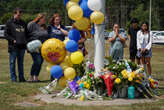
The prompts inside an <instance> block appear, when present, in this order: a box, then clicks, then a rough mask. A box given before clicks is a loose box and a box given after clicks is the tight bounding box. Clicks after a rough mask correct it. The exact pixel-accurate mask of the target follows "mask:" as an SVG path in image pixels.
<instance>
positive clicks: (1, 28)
mask: <svg viewBox="0 0 164 110" xmlns="http://www.w3.org/2000/svg"><path fill="white" fill-rule="evenodd" d="M5 26H6V25H0V38H4V37H5V35H4V33H5Z"/></svg>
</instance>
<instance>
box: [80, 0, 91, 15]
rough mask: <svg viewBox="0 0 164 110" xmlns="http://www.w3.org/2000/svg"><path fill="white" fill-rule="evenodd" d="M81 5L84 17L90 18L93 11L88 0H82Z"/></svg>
mask: <svg viewBox="0 0 164 110" xmlns="http://www.w3.org/2000/svg"><path fill="white" fill-rule="evenodd" d="M80 7H81V8H82V9H83V15H84V17H87V18H89V17H90V15H91V13H92V12H93V11H92V10H91V9H89V8H88V0H82V2H81V4H80Z"/></svg>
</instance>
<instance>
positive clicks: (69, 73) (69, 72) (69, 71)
mask: <svg viewBox="0 0 164 110" xmlns="http://www.w3.org/2000/svg"><path fill="white" fill-rule="evenodd" d="M75 76H76V71H75V69H74V68H72V67H68V68H66V69H65V70H64V77H65V78H66V79H67V80H73V79H74V78H75Z"/></svg>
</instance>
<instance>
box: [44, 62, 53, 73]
mask: <svg viewBox="0 0 164 110" xmlns="http://www.w3.org/2000/svg"><path fill="white" fill-rule="evenodd" d="M53 66H54V64H48V65H47V67H46V70H47V72H48V73H49V74H50V71H51V68H52V67H53Z"/></svg>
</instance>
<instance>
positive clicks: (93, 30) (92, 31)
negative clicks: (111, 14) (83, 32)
mask: <svg viewBox="0 0 164 110" xmlns="http://www.w3.org/2000/svg"><path fill="white" fill-rule="evenodd" d="M91 34H92V35H94V34H95V28H94V27H92V28H91Z"/></svg>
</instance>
